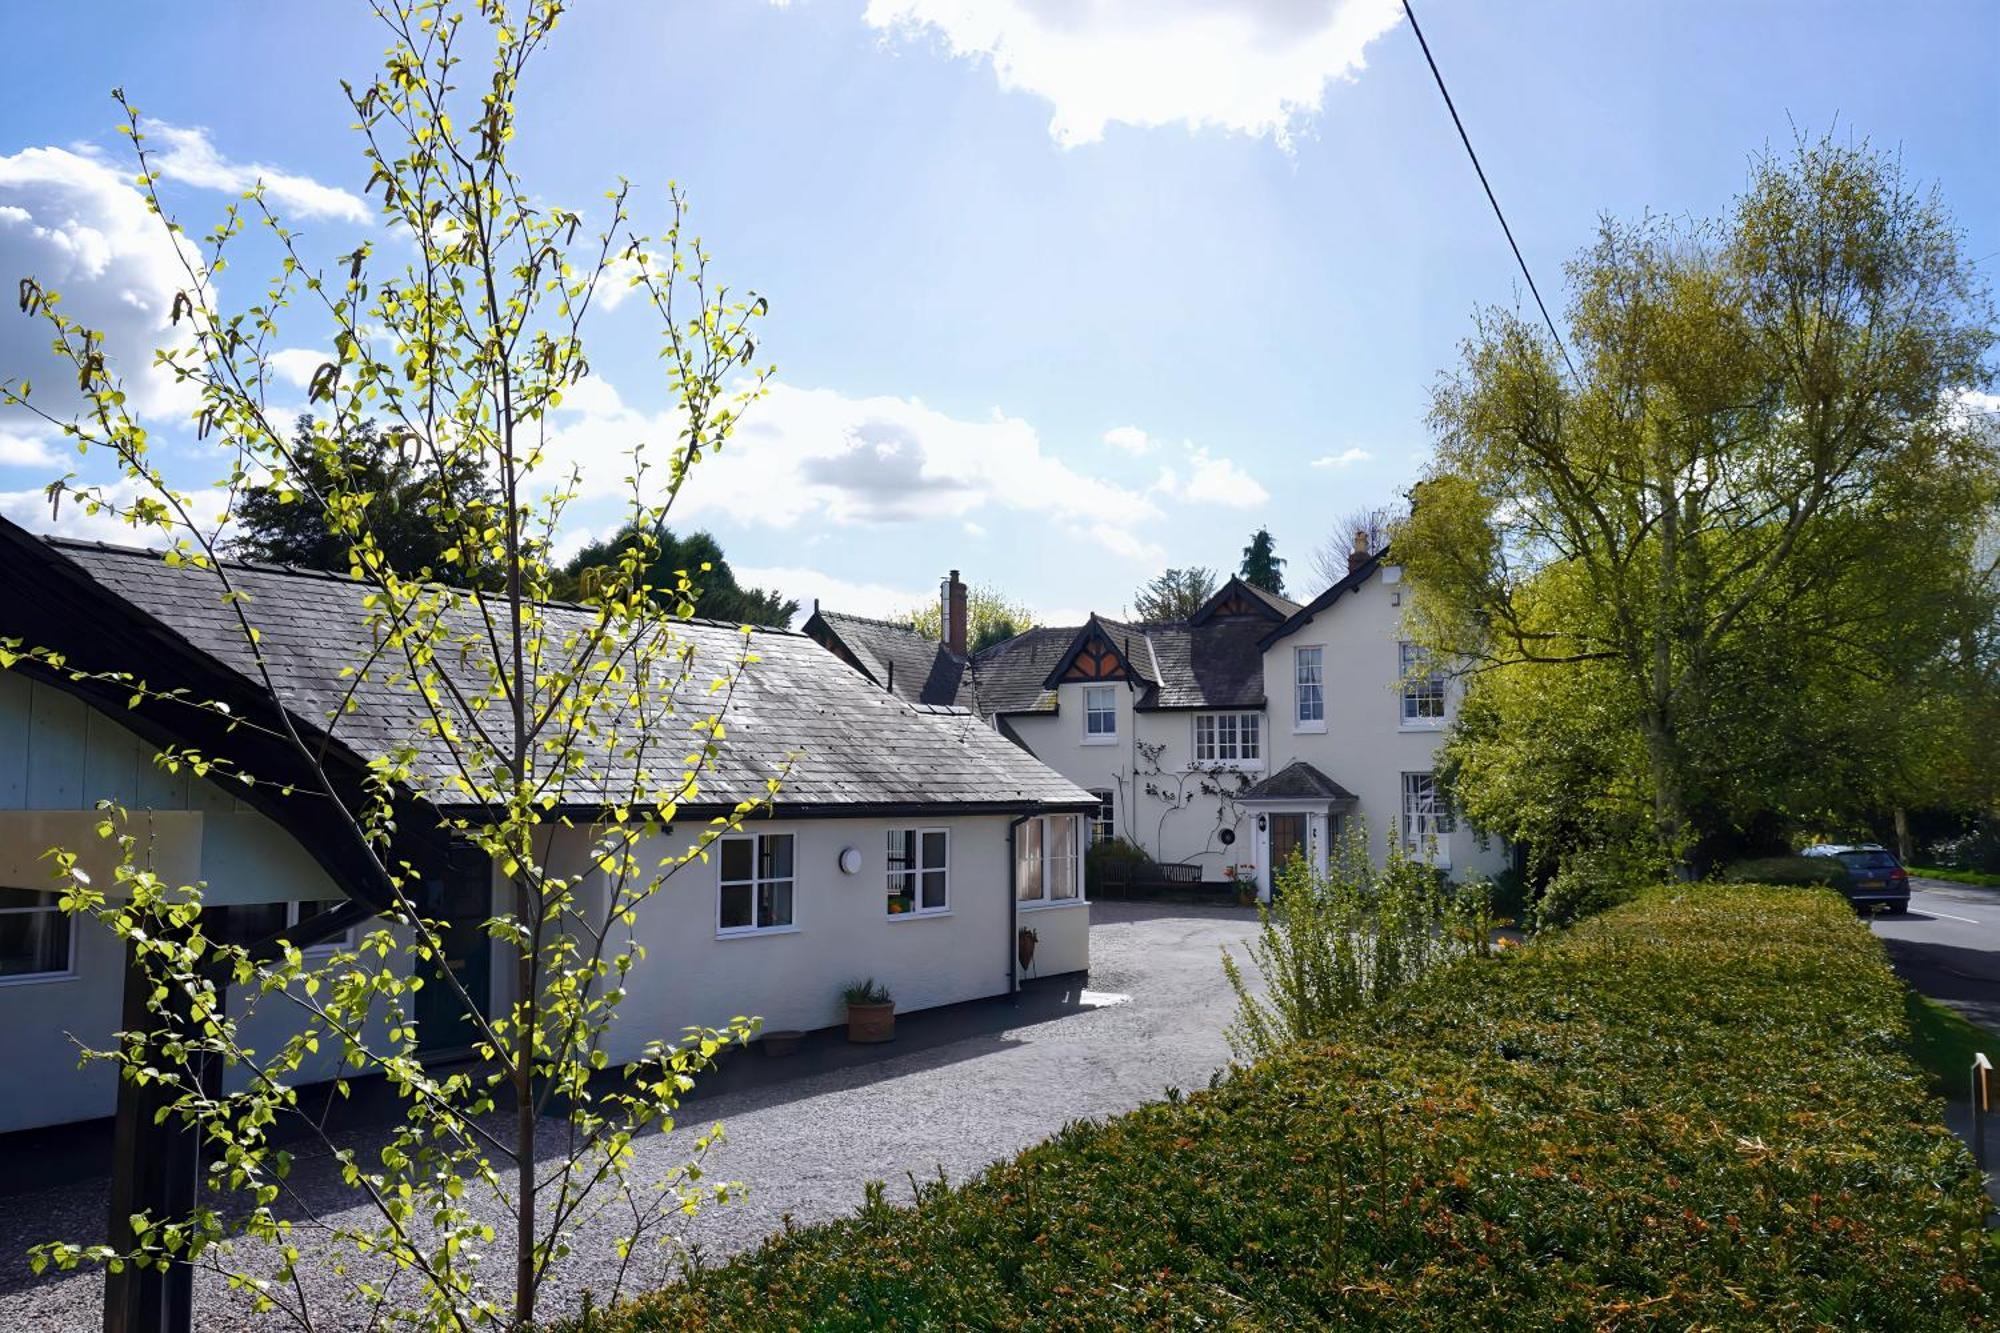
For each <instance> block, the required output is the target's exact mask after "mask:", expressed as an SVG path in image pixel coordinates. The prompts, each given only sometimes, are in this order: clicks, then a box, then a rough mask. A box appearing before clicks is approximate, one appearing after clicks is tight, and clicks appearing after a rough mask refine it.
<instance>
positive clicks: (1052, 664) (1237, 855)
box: [805, 547, 1507, 896]
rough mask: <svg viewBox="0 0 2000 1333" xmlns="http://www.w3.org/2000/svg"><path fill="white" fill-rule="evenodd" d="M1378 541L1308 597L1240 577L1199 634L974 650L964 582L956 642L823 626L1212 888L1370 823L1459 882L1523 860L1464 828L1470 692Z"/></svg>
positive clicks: (821, 632)
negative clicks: (1042, 768)
mask: <svg viewBox="0 0 2000 1333" xmlns="http://www.w3.org/2000/svg"><path fill="white" fill-rule="evenodd" d="M1401 575H1402V571H1401V570H1400V569H1398V568H1397V567H1396V566H1395V565H1394V564H1392V563H1390V561H1389V559H1388V552H1387V551H1376V552H1372V553H1371V552H1369V551H1367V550H1366V549H1365V548H1361V547H1358V548H1357V550H1356V552H1355V553H1354V555H1353V556H1352V557H1351V559H1350V561H1349V570H1348V574H1347V576H1346V577H1345V578H1343V579H1341V580H1340V581H1339V582H1338V583H1336V584H1334V585H1333V586H1332V587H1330V588H1328V589H1327V590H1326V591H1325V592H1323V593H1321V594H1320V595H1319V596H1317V597H1315V598H1313V599H1312V600H1311V601H1310V602H1307V603H1304V604H1301V603H1297V602H1293V601H1290V600H1289V599H1287V598H1284V597H1280V596H1277V595H1275V594H1272V593H1269V592H1265V591H1263V590H1262V589H1259V588H1255V587H1252V586H1251V585H1249V584H1248V583H1245V582H1244V581H1243V580H1242V579H1238V578H1232V579H1231V580H1229V581H1228V582H1227V583H1226V584H1224V585H1223V586H1222V587H1221V588H1220V589H1218V590H1217V591H1216V593H1215V594H1214V595H1213V596H1212V597H1210V598H1209V600H1208V602H1207V603H1206V604H1205V605H1203V606H1202V607H1201V609H1200V610H1199V611H1197V612H1196V613H1195V614H1194V615H1193V616H1191V617H1189V618H1188V619H1187V620H1184V621H1171V622H1147V623H1138V622H1125V621H1120V620H1115V619H1112V618H1110V617H1106V616H1101V615H1093V616H1092V617H1091V618H1090V619H1089V620H1088V621H1087V622H1086V623H1084V624H1083V625H1079V626H1065V627H1059V628H1038V629H1033V630H1029V631H1027V632H1026V633H1024V634H1020V635H1016V636H1015V637H1013V638H1011V639H1007V640H1005V641H1004V642H1001V643H998V644H995V645H993V646H991V647H988V648H986V649H984V650H982V651H980V652H978V653H968V652H966V651H965V648H966V644H965V592H964V585H963V584H962V583H960V582H959V579H958V575H957V571H953V572H952V575H951V577H950V578H949V579H947V580H946V581H945V584H944V588H943V591H942V594H941V597H942V608H941V609H942V618H943V624H944V625H945V629H946V638H945V641H944V642H942V643H940V642H937V641H934V640H931V639H927V638H925V637H923V636H922V635H919V634H917V633H916V632H915V631H914V630H912V629H911V628H910V627H909V626H907V625H896V624H891V623H888V622H884V621H879V620H869V619H865V618H863V617H859V616H848V615H843V614H841V613H838V612H833V611H826V610H822V609H820V608H818V607H815V608H814V612H813V615H812V618H811V619H810V620H808V621H807V623H806V627H805V628H806V633H807V634H809V635H811V636H812V637H813V638H814V639H816V640H817V641H818V642H820V643H821V644H822V645H823V646H824V647H826V648H827V649H828V650H829V651H831V652H833V653H834V654H835V655H836V656H838V657H840V658H841V659H842V660H843V661H845V662H847V663H848V664H849V665H850V666H852V667H853V668H854V669H855V670H857V671H859V672H861V673H862V674H863V675H865V676H867V677H868V678H869V679H871V680H873V681H874V682H875V683H876V684H877V685H878V686H880V687H882V688H883V689H885V690H889V691H893V692H894V693H896V694H897V695H899V696H900V697H902V698H905V699H908V700H913V701H919V702H928V703H935V704H956V705H959V706H961V707H965V708H969V709H971V710H973V711H975V712H977V713H978V714H979V715H980V716H982V717H984V718H985V719H987V721H988V722H990V723H991V724H992V725H993V726H994V727H995V728H996V729H998V730H1000V731H1001V732H1002V733H1004V734H1005V735H1008V736H1011V737H1013V738H1014V739H1015V740H1016V741H1018V742H1019V743H1020V744H1021V745H1022V746H1023V747H1024V748H1026V749H1028V750H1029V751H1031V752H1033V754H1034V755H1035V757H1036V758H1038V759H1040V760H1042V761H1043V762H1044V763H1046V764H1048V765H1049V766H1050V767H1051V768H1054V769H1055V770H1056V771H1057V772H1059V773H1061V774H1063V775H1064V776H1065V777H1067V778H1069V779H1071V780H1072V781H1073V782H1075V783H1076V784H1077V785H1078V786H1079V787H1082V788H1084V789H1085V790H1087V791H1089V792H1091V793H1092V794H1093V795H1094V796H1095V797H1096V798H1097V801H1098V811H1097V814H1096V816H1095V817H1094V818H1093V819H1092V821H1091V836H1092V838H1093V840H1095V839H1098V838H1106V837H1112V836H1117V837H1122V838H1125V839H1127V840H1128V841H1130V842H1132V843H1134V844H1136V845H1137V846H1139V847H1141V848H1143V849H1144V850H1145V851H1146V852H1147V853H1149V854H1150V855H1152V856H1153V857H1155V858H1157V859H1158V860H1161V861H1165V862H1180V863H1186V864H1192V865H1195V866H1199V867H1200V871H1201V876H1202V878H1203V879H1204V880H1209V881H1216V880H1221V879H1224V878H1226V877H1228V876H1229V875H1230V874H1231V873H1232V872H1233V873H1235V874H1236V875H1241V876H1254V877H1255V878H1256V880H1257V883H1258V886H1259V893H1260V896H1268V895H1269V889H1270V878H1271V873H1270V872H1271V867H1273V866H1276V865H1281V864H1282V863H1283V862H1284V861H1285V860H1286V859H1287V858H1288V857H1289V856H1290V854H1291V852H1292V851H1293V850H1294V849H1297V850H1300V851H1302V852H1303V853H1304V854H1305V855H1306V856H1307V857H1308V858H1309V859H1316V858H1320V857H1324V856H1325V855H1327V854H1328V853H1329V852H1330V850H1331V848H1332V846H1333V840H1334V839H1335V838H1337V837H1338V836H1340V835H1341V833H1342V831H1343V829H1344V828H1347V827H1364V828H1365V829H1366V831H1367V835H1368V838H1369V843H1370V850H1371V854H1372V856H1373V858H1374V859H1375V860H1376V861H1377V862H1378V863H1379V862H1380V861H1381V859H1382V858H1383V857H1384V856H1386V855H1387V852H1388V848H1389V846H1390V842H1391V840H1392V839H1399V840H1401V842H1402V843H1403V845H1404V846H1405V847H1406V848H1407V849H1408V850H1409V851H1410V852H1411V854H1413V855H1415V856H1418V857H1422V858H1427V859H1429V860H1430V861H1431V862H1432V863H1433V864H1435V865H1437V866H1438V867H1439V868H1441V869H1444V870H1447V871H1449V872H1450V873H1451V874H1452V875H1453V876H1455V877H1459V878H1465V877H1471V876H1480V875H1492V874H1495V873H1497V872H1498V871H1500V870H1501V869H1503V868H1505V866H1506V865H1507V850H1506V848H1505V847H1504V846H1503V845H1502V844H1501V843H1500V842H1499V841H1498V840H1493V839H1486V838H1482V837H1480V836H1479V835H1477V834H1476V833H1475V832H1474V831H1473V830H1471V829H1469V828H1467V827H1465V826H1464V825H1463V824H1462V823H1461V822H1459V821H1457V820H1455V819H1454V818H1453V817H1452V814H1451V811H1450V808H1449V806H1448V804H1447V803H1446V802H1445V801H1444V800H1443V798H1442V795H1441V793H1440V790H1439V787H1438V784H1437V780H1436V777H1435V774H1434V767H1435V755H1436V751H1437V747H1438V745H1439V743H1440V740H1441V739H1442V736H1443V732H1444V729H1445V727H1446V726H1447V725H1448V724H1449V722H1450V719H1451V713H1452V709H1453V707H1454V706H1455V704H1456V702H1457V698H1458V686H1457V684H1456V683H1455V682H1453V681H1451V680H1449V679H1448V678H1447V677H1446V676H1444V675H1443V674H1440V673H1436V672H1432V671H1429V670H1426V669H1425V663H1424V661H1423V658H1422V655H1421V653H1420V652H1418V651H1417V650H1416V649H1415V647H1414V646H1413V645H1412V644H1410V643H1409V642H1408V641H1407V639H1406V638H1405V637H1404V634H1403V615H1404V609H1405V608H1404V598H1405V593H1406V585H1405V584H1404V583H1403V581H1402V577H1401Z"/></svg>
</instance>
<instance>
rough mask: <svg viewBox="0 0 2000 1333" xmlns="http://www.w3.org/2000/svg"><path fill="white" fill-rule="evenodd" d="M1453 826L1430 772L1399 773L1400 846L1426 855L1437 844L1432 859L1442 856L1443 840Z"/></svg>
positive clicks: (1447, 807)
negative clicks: (1401, 774) (1400, 776)
mask: <svg viewBox="0 0 2000 1333" xmlns="http://www.w3.org/2000/svg"><path fill="white" fill-rule="evenodd" d="M1453 827H1454V822H1453V820H1452V817H1451V805H1450V803H1449V802H1448V801H1446V800H1445V798H1444V793H1443V792H1442V791H1440V790H1439V789H1438V781H1437V775H1436V774H1434V773H1405V774H1403V846H1404V847H1405V848H1407V849H1408V850H1409V851H1410V852H1411V853H1412V854H1414V855H1417V856H1426V855H1429V854H1430V851H1431V849H1432V847H1433V846H1434V845H1435V846H1436V847H1437V857H1436V859H1437V860H1438V861H1440V862H1442V861H1444V860H1445V859H1446V857H1445V853H1444V848H1443V843H1444V840H1445V838H1446V837H1448V836H1449V835H1450V833H1451V831H1452V829H1453Z"/></svg>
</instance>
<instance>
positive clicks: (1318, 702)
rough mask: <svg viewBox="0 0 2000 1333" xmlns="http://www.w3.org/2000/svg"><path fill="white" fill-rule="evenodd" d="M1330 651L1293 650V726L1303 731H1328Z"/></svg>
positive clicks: (1317, 648) (1317, 647) (1319, 648)
mask: <svg viewBox="0 0 2000 1333" xmlns="http://www.w3.org/2000/svg"><path fill="white" fill-rule="evenodd" d="M1325 661H1326V649H1324V648H1321V647H1319V646H1318V645H1314V646H1313V647H1310V648H1294V649H1293V650H1292V704H1293V708H1294V712H1293V725H1294V726H1295V727H1296V728H1297V729H1298V730H1300V731H1325V730H1326V677H1325V674H1324V664H1325Z"/></svg>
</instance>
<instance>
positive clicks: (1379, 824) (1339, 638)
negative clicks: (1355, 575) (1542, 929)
mask: <svg viewBox="0 0 2000 1333" xmlns="http://www.w3.org/2000/svg"><path fill="white" fill-rule="evenodd" d="M1400 575H1401V571H1400V570H1397V569H1395V568H1394V567H1385V568H1384V569H1383V570H1382V571H1381V572H1380V573H1379V574H1377V576H1376V577H1374V578H1371V579H1369V580H1368V581H1367V582H1366V583H1364V584H1362V585H1361V586H1360V587H1359V588H1357V589H1355V590H1354V591H1352V592H1349V593H1347V594H1346V595H1344V596H1342V597H1341V598H1340V599H1339V600H1338V601H1336V602H1335V603H1334V604H1333V605H1332V606H1330V607H1328V608H1327V609H1326V610H1324V611H1322V612H1320V614H1319V615H1318V616H1316V617H1315V618H1314V619H1313V621H1312V622H1311V623H1310V624H1308V625H1306V626H1305V627H1304V628H1303V629H1300V630H1299V631H1297V632H1296V633H1294V634H1291V635H1289V636H1287V637H1285V638H1283V639H1280V640H1278V642H1277V643H1275V644H1273V645H1272V646H1271V649H1270V650H1269V651H1268V652H1266V653H1265V654H1264V695H1265V698H1266V699H1267V700H1268V701H1269V705H1270V715H1271V729H1272V731H1273V732H1274V733H1275V735H1274V739H1275V741H1276V747H1275V748H1276V750H1277V752H1278V754H1279V755H1280V756H1281V757H1280V758H1279V759H1278V760H1277V762H1278V764H1279V766H1281V767H1282V766H1283V765H1284V764H1286V763H1290V762H1291V761H1292V760H1294V759H1303V760H1304V761H1305V762H1307V763H1309V764H1311V765H1312V766H1313V767H1315V768H1317V769H1319V770H1320V772H1322V773H1324V774H1326V775H1327V776H1328V777H1330V778H1332V779H1333V780H1334V781H1335V782H1338V783H1339V784H1340V785H1341V786H1343V787H1345V788H1347V790H1349V791H1351V792H1353V793H1354V794H1355V796H1357V797H1358V798H1360V805H1359V809H1358V810H1357V811H1356V812H1355V815H1354V816H1353V817H1356V818H1360V819H1362V820H1365V821H1366V824H1367V830H1368V840H1369V849H1370V852H1371V853H1372V855H1373V857H1374V859H1375V860H1376V861H1377V862H1378V863H1379V862H1380V861H1381V860H1382V858H1383V857H1384V856H1385V855H1386V854H1387V850H1388V846H1389V839H1391V838H1393V837H1395V836H1397V835H1398V832H1399V830H1400V828H1401V821H1402V807H1403V774H1404V773H1428V772H1430V771H1431V770H1432V767H1433V765H1434V763H1435V756H1436V752H1437V748H1438V746H1439V745H1440V744H1441V743H1442V741H1443V728H1442V727H1406V726H1405V725H1403V720H1402V685H1401V678H1402V659H1401V654H1400V650H1399V644H1400V642H1401V640H1402V637H1403V636H1402V617H1403V610H1404V608H1403V602H1404V601H1405V600H1406V597H1405V592H1406V589H1407V586H1408V585H1406V584H1404V583H1403V582H1402V579H1401V577H1400ZM1310 645H1318V646H1319V647H1320V648H1321V649H1322V650H1323V654H1324V660H1323V671H1324V677H1325V691H1326V728H1325V730H1324V731H1322V732H1313V731H1308V730H1301V729H1300V728H1299V727H1298V725H1297V723H1296V720H1295V719H1296V717H1297V710H1296V707H1295V700H1294V694H1295V687H1294V681H1293V661H1294V658H1293V650H1294V649H1296V648H1300V647H1305V646H1310ZM1458 693H1459V691H1458V687H1457V686H1456V685H1453V686H1452V687H1451V688H1450V689H1449V691H1448V693H1447V696H1446V698H1447V713H1449V711H1450V709H1451V708H1453V707H1455V706H1456V704H1457V699H1458ZM1448 721H1449V718H1448V717H1447V722H1448ZM1439 852H1440V860H1441V861H1442V862H1444V863H1446V864H1448V865H1449V867H1450V869H1451V872H1452V875H1453V877H1454V878H1465V877H1466V876H1468V875H1492V874H1495V873H1497V872H1498V871H1500V870H1501V869H1503V868H1504V867H1505V866H1506V864H1507V856H1506V850H1505V848H1504V847H1503V846H1502V845H1501V843H1500V842H1499V840H1498V839H1489V840H1487V845H1486V846H1485V847H1481V846H1480V845H1479V839H1478V837H1477V836H1476V835H1475V834H1474V833H1473V832H1472V831H1471V830H1470V829H1469V828H1467V827H1466V826H1465V823H1464V821H1463V820H1459V821H1457V824H1456V828H1455V830H1454V831H1453V832H1452V833H1451V834H1450V835H1449V836H1448V837H1446V838H1444V839H1441V840H1440V844H1439Z"/></svg>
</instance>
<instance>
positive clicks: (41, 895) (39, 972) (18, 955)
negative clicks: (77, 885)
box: [0, 888, 76, 982]
mask: <svg viewBox="0 0 2000 1333" xmlns="http://www.w3.org/2000/svg"><path fill="white" fill-rule="evenodd" d="M61 900H62V895H61V894H58V893H51V892H47V891H45V890H41V889H11V888H0V982H11V981H48V980H51V979H53V978H56V977H67V976H72V975H74V974H75V972H76V931H75V923H74V922H73V921H71V920H70V917H69V914H68V913H67V912H64V911H63V910H62V907H61V906H60V905H59V904H60V903H61Z"/></svg>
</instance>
